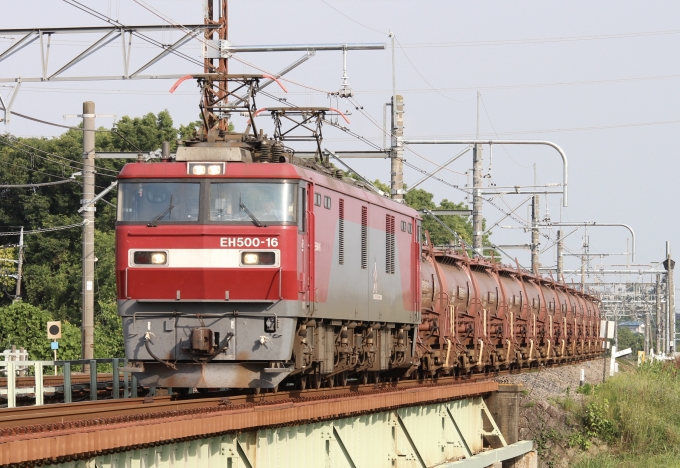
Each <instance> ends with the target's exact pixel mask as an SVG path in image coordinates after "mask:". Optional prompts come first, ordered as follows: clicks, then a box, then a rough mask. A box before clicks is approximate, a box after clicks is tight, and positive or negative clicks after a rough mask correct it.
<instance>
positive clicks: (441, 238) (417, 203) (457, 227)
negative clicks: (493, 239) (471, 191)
mask: <svg viewBox="0 0 680 468" xmlns="http://www.w3.org/2000/svg"><path fill="white" fill-rule="evenodd" d="M373 185H375V186H376V187H378V188H379V189H380V190H382V191H383V192H385V193H389V192H390V188H389V186H388V185H387V184H385V183H384V182H381V181H380V180H377V179H376V180H374V181H373ZM404 201H405V202H406V204H407V205H408V206H410V207H411V208H413V209H415V210H422V209H428V210H467V209H468V207H467V205H465V204H464V203H455V202H452V201H449V200H447V199H446V198H445V199H443V200H442V201H441V203H440V204H439V206H437V204H436V203H435V202H434V195H433V194H432V193H430V192H428V191H426V190H423V189H413V190H409V191H408V192H406V195H404ZM438 218H439V219H440V220H441V221H442V222H443V223H444V224H445V225H446V226H448V227H449V229H451V230H452V231H454V232H455V233H456V234H458V235H459V236H460V237H461V238H462V239H463V240H464V241H465V242H466V243H467V244H468V245H471V244H472V222H471V219H470V217H469V216H439V217H438ZM422 226H423V230H424V231H428V232H429V234H430V239H431V240H432V243H433V244H435V245H446V244H455V243H457V242H456V240H455V238H454V236H453V235H452V234H451V233H450V232H449V231H448V230H446V229H445V228H444V227H443V226H442V225H441V224H439V223H438V222H437V221H436V220H434V219H433V218H432V216H427V215H426V216H423V224H422ZM485 240H487V241H488V236H485Z"/></svg>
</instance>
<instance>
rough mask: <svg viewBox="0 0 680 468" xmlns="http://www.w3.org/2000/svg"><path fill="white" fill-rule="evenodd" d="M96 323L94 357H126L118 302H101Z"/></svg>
mask: <svg viewBox="0 0 680 468" xmlns="http://www.w3.org/2000/svg"><path fill="white" fill-rule="evenodd" d="M94 322H95V323H94V357H95V358H108V357H122V356H124V355H125V348H124V346H123V334H122V332H123V325H122V321H121V318H120V316H119V315H118V312H117V306H116V302H115V301H109V302H101V301H100V302H99V310H98V311H97V313H96V314H95V317H94Z"/></svg>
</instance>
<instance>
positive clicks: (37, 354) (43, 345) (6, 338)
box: [0, 302, 80, 361]
mask: <svg viewBox="0 0 680 468" xmlns="http://www.w3.org/2000/svg"><path fill="white" fill-rule="evenodd" d="M52 320H54V317H52V315H51V314H50V313H49V312H47V311H46V310H44V309H41V308H39V307H36V306H33V305H31V304H28V303H26V302H16V303H14V304H11V305H9V306H6V307H0V349H9V348H10V347H11V346H12V345H15V346H16V347H17V349H18V348H24V349H25V350H26V351H28V356H29V359H31V360H50V361H51V360H52V359H53V358H54V356H53V355H52V350H51V348H50V340H49V339H48V338H47V322H49V321H52ZM58 358H59V359H80V330H79V329H78V327H75V326H74V325H72V324H71V323H70V322H68V321H63V322H62V327H61V339H60V340H59V356H58Z"/></svg>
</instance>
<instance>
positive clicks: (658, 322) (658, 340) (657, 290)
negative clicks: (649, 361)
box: [654, 273, 663, 353]
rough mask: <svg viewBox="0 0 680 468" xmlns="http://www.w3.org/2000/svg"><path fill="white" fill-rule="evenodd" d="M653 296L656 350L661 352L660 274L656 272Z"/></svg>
mask: <svg viewBox="0 0 680 468" xmlns="http://www.w3.org/2000/svg"><path fill="white" fill-rule="evenodd" d="M654 296H655V298H656V301H655V303H654V312H655V313H656V352H657V353H661V352H663V348H662V346H663V343H662V338H661V337H662V336H663V324H662V323H661V275H660V274H659V273H657V274H656V287H655V288H654Z"/></svg>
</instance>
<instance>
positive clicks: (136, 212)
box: [118, 182, 201, 223]
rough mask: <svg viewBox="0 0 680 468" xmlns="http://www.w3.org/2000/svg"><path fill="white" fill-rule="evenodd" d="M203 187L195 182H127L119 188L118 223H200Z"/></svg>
mask: <svg viewBox="0 0 680 468" xmlns="http://www.w3.org/2000/svg"><path fill="white" fill-rule="evenodd" d="M200 188H201V185H200V184H199V183H192V182H189V183H187V182H126V183H122V184H120V188H119V195H118V198H119V201H118V220H119V221H133V222H134V221H141V222H149V223H151V222H153V223H163V222H168V221H172V222H178V221H185V222H186V221H194V222H197V221H198V213H199V205H200V198H199V193H200Z"/></svg>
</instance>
